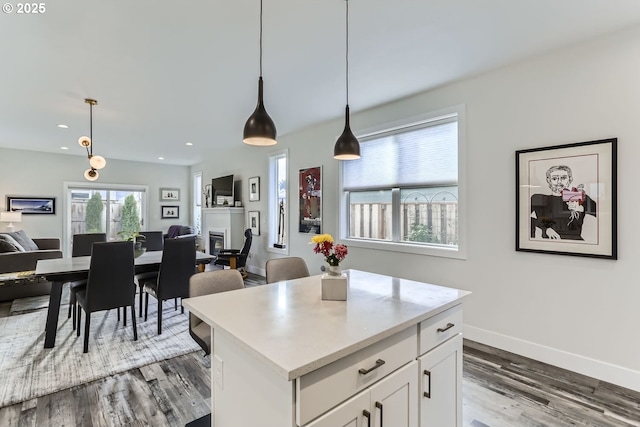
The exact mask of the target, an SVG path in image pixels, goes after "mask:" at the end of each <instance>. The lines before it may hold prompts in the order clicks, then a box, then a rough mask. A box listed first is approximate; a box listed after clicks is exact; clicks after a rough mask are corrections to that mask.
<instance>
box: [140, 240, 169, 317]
mask: <svg viewBox="0 0 640 427" xmlns="http://www.w3.org/2000/svg"><path fill="white" fill-rule="evenodd" d="M140 234H141V235H143V236H144V240H142V246H143V247H144V248H146V249H147V251H161V250H162V249H164V232H162V231H142V232H141V233H140ZM157 276H158V271H157V270H156V271H147V272H144V273H138V274H136V275H135V276H134V279H133V280H134V282H135V283H136V285H137V286H138V291H139V297H140V300H139V303H138V307H139V309H138V310H139V316H140V317H142V293H143V292H142V288H143V285H142V283H143V281H145V280H148V279H155V278H156V277H157Z"/></svg>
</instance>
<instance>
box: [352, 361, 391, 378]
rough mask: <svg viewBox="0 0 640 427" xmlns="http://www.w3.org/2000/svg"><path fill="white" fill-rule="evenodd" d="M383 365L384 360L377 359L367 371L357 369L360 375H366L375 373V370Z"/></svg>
mask: <svg viewBox="0 0 640 427" xmlns="http://www.w3.org/2000/svg"><path fill="white" fill-rule="evenodd" d="M384 364H385V361H384V360H382V359H378V360H376V364H375V365H373V367H371V368H369V369H364V368H360V369H358V372H360V373H361V374H362V375H367V374H368V373H369V372H371V371H375V370H376V369H378V368H379V367H380V366H382V365H384Z"/></svg>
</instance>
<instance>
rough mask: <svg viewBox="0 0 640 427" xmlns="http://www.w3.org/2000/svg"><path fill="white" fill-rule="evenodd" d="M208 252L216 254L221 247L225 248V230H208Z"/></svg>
mask: <svg viewBox="0 0 640 427" xmlns="http://www.w3.org/2000/svg"><path fill="white" fill-rule="evenodd" d="M208 243H209V244H208V245H207V246H208V249H209V254H211V255H218V252H220V250H221V249H224V248H225V232H224V231H212V230H209V242H208Z"/></svg>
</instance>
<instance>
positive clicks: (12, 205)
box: [7, 196, 56, 215]
mask: <svg viewBox="0 0 640 427" xmlns="http://www.w3.org/2000/svg"><path fill="white" fill-rule="evenodd" d="M7 211H9V212H22V213H23V214H24V215H55V214H56V198H55V197H32V196H7Z"/></svg>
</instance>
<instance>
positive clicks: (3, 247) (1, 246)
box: [0, 239, 20, 254]
mask: <svg viewBox="0 0 640 427" xmlns="http://www.w3.org/2000/svg"><path fill="white" fill-rule="evenodd" d="M7 252H20V251H19V250H18V248H16V247H15V245H13V244H11V243H9V241H8V240H3V239H0V254H4V253H7Z"/></svg>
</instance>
